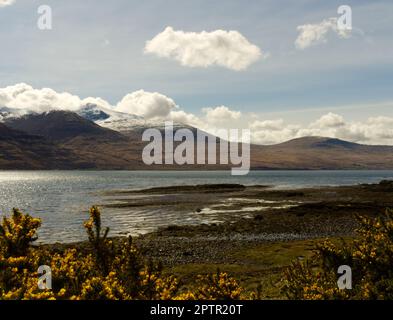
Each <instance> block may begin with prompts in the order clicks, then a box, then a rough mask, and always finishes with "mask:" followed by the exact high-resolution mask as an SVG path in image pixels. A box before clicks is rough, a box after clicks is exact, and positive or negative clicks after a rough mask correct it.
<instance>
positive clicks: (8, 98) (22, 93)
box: [0, 83, 110, 113]
mask: <svg viewBox="0 0 393 320" xmlns="http://www.w3.org/2000/svg"><path fill="white" fill-rule="evenodd" d="M87 103H94V104H97V105H99V106H102V107H106V108H108V107H110V104H109V103H108V102H106V101H105V100H103V99H101V98H92V97H89V98H86V99H81V98H79V97H78V96H76V95H72V94H70V93H68V92H62V93H58V92H56V91H54V90H53V89H50V88H43V89H34V88H33V87H32V86H30V85H28V84H25V83H19V84H16V85H13V86H8V87H5V88H0V107H1V106H4V107H8V108H13V109H20V110H22V111H24V112H26V113H28V112H37V113H41V112H47V111H51V110H69V111H76V110H78V109H79V108H80V107H81V106H83V105H86V104H87Z"/></svg>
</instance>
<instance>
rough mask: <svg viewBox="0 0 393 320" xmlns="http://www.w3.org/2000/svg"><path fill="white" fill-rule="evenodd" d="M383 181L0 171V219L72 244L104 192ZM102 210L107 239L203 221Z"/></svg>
mask: <svg viewBox="0 0 393 320" xmlns="http://www.w3.org/2000/svg"><path fill="white" fill-rule="evenodd" d="M382 179H393V171H255V172H250V174H249V175H247V176H240V177H239V176H236V177H234V176H231V175H230V172H223V171H209V172H199V171H198V172H190V171H188V172H171V171H166V172H160V171H0V215H4V214H8V213H9V212H10V210H11V209H12V208H13V207H17V208H20V209H21V210H23V211H24V212H28V213H30V214H31V215H33V216H37V217H40V218H41V219H42V222H43V226H42V227H41V229H40V233H39V236H40V241H42V242H57V241H59V242H72V241H79V240H84V239H85V232H84V230H83V226H82V225H83V221H85V220H86V219H87V216H88V215H87V211H88V209H89V207H90V206H92V205H94V204H98V205H99V204H103V203H105V202H106V201H107V199H106V196H105V195H104V192H105V191H111V190H129V189H143V188H150V187H162V186H173V185H193V184H208V183H240V184H244V185H256V184H258V185H272V186H274V187H275V188H299V187H315V186H325V185H331V186H334V185H353V184H358V183H375V182H379V181H380V180H382ZM104 211H105V212H104V213H103V219H104V223H105V224H106V225H109V226H111V235H119V234H127V233H132V234H137V233H144V232H147V231H152V230H154V229H155V228H157V227H158V226H166V225H172V224H180V225H181V224H196V223H202V222H206V221H202V220H198V218H197V217H195V216H193V215H192V214H191V213H187V212H185V213H184V212H183V213H179V212H172V211H165V210H164V209H160V210H141V209H132V208H131V209H130V208H128V209H110V208H106V209H105V210H104ZM216 218H217V217H216ZM211 222H217V221H213V220H212V221H211Z"/></svg>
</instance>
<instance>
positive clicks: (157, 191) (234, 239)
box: [49, 181, 393, 285]
mask: <svg viewBox="0 0 393 320" xmlns="http://www.w3.org/2000/svg"><path fill="white" fill-rule="evenodd" d="M138 194H139V195H143V197H135V195H138ZM112 196H114V198H115V199H116V201H115V202H114V204H108V205H107V207H111V206H112V207H113V206H118V207H122V208H124V207H131V208H132V207H145V208H157V207H163V206H165V207H169V208H171V210H172V209H173V210H193V211H194V212H195V214H197V215H207V216H208V215H211V214H214V216H216V217H219V218H220V219H219V221H218V222H217V223H208V224H199V225H173V226H169V227H165V228H159V229H158V230H157V231H155V232H152V233H148V234H145V235H141V236H138V237H135V238H134V243H135V244H136V245H137V246H138V248H139V249H140V250H141V251H142V253H143V254H144V255H145V257H147V258H150V259H153V260H159V261H161V262H162V263H163V265H164V266H165V267H166V268H167V270H168V271H169V272H173V273H175V274H178V275H180V277H181V278H185V279H192V275H193V274H197V273H201V272H202V273H203V272H214V269H215V268H217V267H219V268H221V269H224V270H228V271H230V272H231V273H234V274H235V275H238V276H239V277H240V278H245V279H246V280H245V281H246V282H247V281H251V284H252V285H255V283H257V282H260V281H262V280H263V279H265V280H266V277H267V278H268V279H270V280H269V281H273V280H274V277H275V276H277V277H278V274H280V272H281V271H282V268H283V267H285V266H286V265H288V264H289V263H290V262H291V261H293V259H297V258H303V257H307V256H309V255H310V254H311V252H312V249H313V247H314V245H315V243H316V242H318V241H320V240H321V239H323V238H330V239H333V240H336V239H339V238H346V239H348V238H351V237H353V236H354V233H355V229H356V228H357V225H358V224H357V220H356V216H357V215H363V216H376V215H379V214H382V213H383V212H384V211H385V209H386V208H388V207H391V208H393V182H392V181H381V182H380V183H379V184H362V185H356V186H340V187H320V188H304V189H296V190H277V189H274V188H270V187H269V186H242V185H201V186H181V187H168V188H154V189H149V190H132V191H119V192H114V193H113V194H112ZM103 210H104V211H105V207H104V209H103ZM123 239H124V238H121V237H120V238H116V239H115V240H116V241H122V240H123ZM70 246H71V247H72V246H77V247H79V248H85V243H79V244H71V245H62V244H57V245H49V247H50V248H52V249H56V250H61V249H62V248H64V247H70ZM272 276H273V280H272V278H271V277H272ZM190 277H191V278H190ZM250 279H251V280H250ZM276 280H277V279H276ZM277 281H278V280H277Z"/></svg>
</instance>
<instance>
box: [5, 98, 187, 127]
mask: <svg viewBox="0 0 393 320" xmlns="http://www.w3.org/2000/svg"><path fill="white" fill-rule="evenodd" d="M58 110H61V108H59V109H58ZM75 113H77V114H78V115H79V116H81V117H83V118H85V119H87V120H90V121H92V122H95V123H96V124H98V125H99V126H101V127H105V128H108V129H112V130H115V131H119V132H129V131H141V130H144V129H146V128H157V129H163V128H164V127H165V121H163V120H146V119H144V118H143V117H141V116H137V115H134V114H129V113H125V112H119V111H115V110H112V109H109V108H106V107H102V106H99V105H97V104H93V103H88V104H86V105H83V106H81V107H80V108H79V109H77V110H75ZM30 114H37V113H36V112H34V111H31V110H28V109H22V108H21V109H19V108H18V109H16V108H8V107H0V122H6V121H9V120H11V119H15V118H20V117H23V116H26V115H30ZM174 127H175V128H176V127H182V128H184V127H187V126H185V125H184V124H181V123H174Z"/></svg>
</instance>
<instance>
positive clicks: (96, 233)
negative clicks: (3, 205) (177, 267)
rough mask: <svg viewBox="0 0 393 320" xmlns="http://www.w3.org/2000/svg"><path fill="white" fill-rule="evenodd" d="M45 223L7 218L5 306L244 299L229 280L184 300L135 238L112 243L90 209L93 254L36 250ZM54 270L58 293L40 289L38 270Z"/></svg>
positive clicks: (2, 258) (0, 238)
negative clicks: (45, 267) (15, 302)
mask: <svg viewBox="0 0 393 320" xmlns="http://www.w3.org/2000/svg"><path fill="white" fill-rule="evenodd" d="M39 226H40V220H39V219H33V218H32V217H30V216H29V215H25V214H23V213H21V212H20V211H18V210H14V212H13V215H12V217H11V218H4V220H3V224H2V226H1V231H0V244H1V246H0V300H3V299H13V300H16V299H70V300H130V299H143V300H160V299H165V300H169V299H189V298H190V297H191V296H192V297H194V298H195V297H197V298H198V299H240V298H243V295H242V294H241V293H242V288H241V287H240V286H239V285H238V283H237V282H236V281H235V280H234V279H232V278H230V277H229V276H228V275H227V274H223V273H217V275H213V276H206V277H200V288H197V289H196V293H192V292H191V293H188V295H179V294H178V289H179V282H178V280H177V279H176V278H175V277H174V276H164V275H163V273H162V266H161V264H160V263H154V262H153V261H146V260H145V259H144V257H143V256H142V255H141V254H140V252H139V251H138V250H137V248H136V247H135V246H134V245H133V242H132V238H131V237H129V238H128V239H127V241H122V242H119V243H118V244H117V245H114V243H113V242H112V241H111V240H109V239H108V233H109V228H105V229H103V228H102V225H101V213H100V211H99V209H98V208H97V207H92V208H91V209H90V218H89V220H88V221H87V222H86V223H85V224H84V226H85V229H86V232H87V235H88V240H89V248H90V250H88V252H84V251H81V250H77V249H75V248H73V249H67V250H63V251H60V252H55V253H50V252H47V251H45V250H43V249H41V248H39V247H32V246H31V243H32V242H33V241H34V240H36V238H37V237H36V231H37V229H38V227H39ZM41 265H49V266H50V267H51V270H52V290H39V289H38V285H37V284H38V282H37V280H38V274H37V269H38V267H39V266H41Z"/></svg>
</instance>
